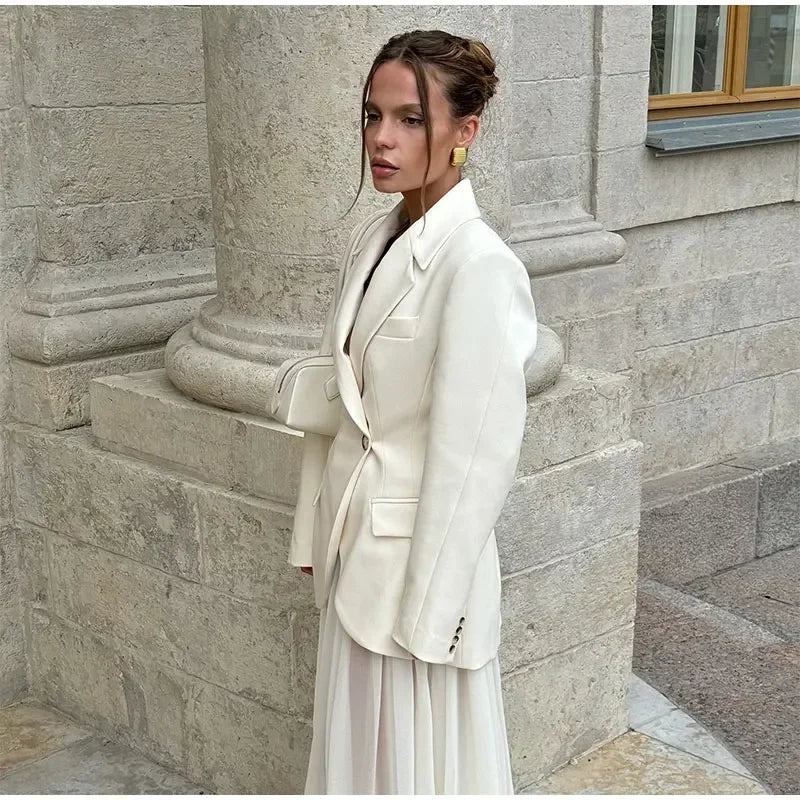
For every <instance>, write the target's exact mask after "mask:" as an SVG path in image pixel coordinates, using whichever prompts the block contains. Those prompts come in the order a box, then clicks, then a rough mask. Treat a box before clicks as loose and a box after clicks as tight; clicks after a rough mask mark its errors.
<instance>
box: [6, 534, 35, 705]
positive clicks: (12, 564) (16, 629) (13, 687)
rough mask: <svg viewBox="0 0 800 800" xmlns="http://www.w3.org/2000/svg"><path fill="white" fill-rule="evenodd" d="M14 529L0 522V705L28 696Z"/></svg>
mask: <svg viewBox="0 0 800 800" xmlns="http://www.w3.org/2000/svg"><path fill="white" fill-rule="evenodd" d="M18 549H19V548H18V545H17V531H16V529H15V528H14V527H13V526H12V525H11V524H3V523H2V521H0V706H3V705H7V704H10V703H15V702H17V701H18V700H21V699H22V698H23V697H26V696H27V695H28V691H29V686H28V676H27V669H26V664H25V660H26V659H25V652H24V649H25V645H24V635H23V629H22V616H21V607H20V603H19V560H18Z"/></svg>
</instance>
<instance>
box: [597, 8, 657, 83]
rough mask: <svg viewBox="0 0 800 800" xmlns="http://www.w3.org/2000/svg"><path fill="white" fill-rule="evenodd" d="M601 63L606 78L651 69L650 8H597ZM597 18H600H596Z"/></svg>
mask: <svg viewBox="0 0 800 800" xmlns="http://www.w3.org/2000/svg"><path fill="white" fill-rule="evenodd" d="M596 8H597V13H598V15H599V20H597V22H596V23H595V24H596V25H598V26H599V28H600V41H599V53H598V56H599V60H600V68H601V70H602V72H603V73H604V74H605V75H613V74H615V73H624V72H644V71H646V70H648V69H649V68H650V46H651V41H650V36H651V33H650V26H651V20H652V14H653V12H652V8H651V7H650V6H621V5H608V6H597V7H596ZM596 19H597V18H596Z"/></svg>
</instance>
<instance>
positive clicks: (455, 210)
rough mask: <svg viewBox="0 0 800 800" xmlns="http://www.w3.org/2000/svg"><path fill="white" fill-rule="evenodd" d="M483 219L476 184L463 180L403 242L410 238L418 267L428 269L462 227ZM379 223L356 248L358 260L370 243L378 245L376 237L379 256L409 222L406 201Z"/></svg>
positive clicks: (411, 230) (394, 207) (395, 207)
mask: <svg viewBox="0 0 800 800" xmlns="http://www.w3.org/2000/svg"><path fill="white" fill-rule="evenodd" d="M480 216H481V210H480V208H479V207H478V204H477V202H476V201H475V194H474V192H473V190H472V183H471V181H470V179H469V178H462V179H461V180H460V181H459V182H458V183H457V184H456V185H455V186H453V187H452V188H450V189H449V190H448V191H447V192H445V193H444V194H443V195H442V196H441V197H440V198H439V200H437V201H436V202H435V203H434V204H433V205H432V206H431V207H430V208H429V209H427V210H426V212H425V215H424V217H420V218H419V219H418V220H417V221H416V222H414V224H413V225H411V226H410V227H409V228H408V230H406V231H404V232H403V234H402V235H401V236H400V237H399V238H400V239H402V238H403V237H408V239H409V245H410V247H411V253H412V255H413V256H414V260H415V261H416V262H417V266H419V268H420V269H427V268H428V264H430V263H431V260H432V259H433V257H434V256H435V255H436V253H437V252H438V251H439V248H440V247H441V246H442V245H443V244H444V243H445V242H446V241H447V239H448V237H449V236H450V234H452V233H453V232H454V231H455V229H456V228H458V227H459V226H460V225H461V224H462V223H464V222H467V221H468V220H471V219H474V218H476V217H480ZM378 219H379V220H380V221H379V223H378V225H377V227H374V226H372V231H370V230H368V231H367V232H366V233H365V234H364V235H363V236H362V237H361V240H360V242H359V243H358V244H357V245H356V249H355V251H354V255H355V256H358V254H359V253H360V252H361V250H363V248H364V246H365V245H366V243H367V242H368V241H373V242H374V238H373V237H375V238H377V239H378V240H379V242H380V247H379V248H378V252H380V250H382V249H383V247H384V245H385V244H386V242H387V241H388V240H389V237H391V236H392V235H393V234H395V233H396V232H397V231H398V230H399V229H400V228H401V227H402V226H403V225H404V224H405V223H406V222H407V221H408V216H407V214H406V208H405V200H400V201H399V202H398V203H397V204H396V205H394V206H393V207H392V208H391V209H390V211H389V212H388V214H386V216H384V217H379V218H378ZM423 223H424V230H423Z"/></svg>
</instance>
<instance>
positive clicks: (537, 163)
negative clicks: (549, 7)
mask: <svg viewBox="0 0 800 800" xmlns="http://www.w3.org/2000/svg"><path fill="white" fill-rule="evenodd" d="M540 7H541V6H540ZM553 8H555V6H553ZM591 168H592V164H591V158H590V156H589V155H588V154H586V155H577V156H554V157H552V158H534V159H529V160H525V161H518V160H515V161H514V162H513V163H512V165H511V197H512V202H513V203H514V204H515V205H521V204H527V203H547V202H550V201H553V200H570V199H572V198H574V197H577V198H578V199H579V201H580V203H581V205H583V206H584V207H588V204H589V181H590V179H591Z"/></svg>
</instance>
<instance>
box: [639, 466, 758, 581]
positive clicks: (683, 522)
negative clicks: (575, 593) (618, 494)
mask: <svg viewBox="0 0 800 800" xmlns="http://www.w3.org/2000/svg"><path fill="white" fill-rule="evenodd" d="M757 508H758V480H757V479H756V477H755V476H754V475H753V474H751V473H748V472H745V471H744V470H740V469H734V468H733V467H728V466H725V465H722V464H715V465H712V466H708V467H701V468H699V469H692V470H685V471H682V472H678V473H675V474H674V475H666V476H664V477H661V478H655V479H652V480H649V481H645V482H644V483H643V484H642V518H641V528H640V531H639V574H641V575H646V576H649V577H652V578H655V579H656V580H659V581H662V582H664V583H668V584H682V583H688V582H689V581H691V580H694V579H695V578H698V577H700V576H703V575H710V574H711V573H713V572H718V571H719V570H722V569H726V568H728V567H731V566H734V565H736V564H741V563H743V562H745V561H749V560H751V559H752V558H754V557H755V555H756V547H755V545H756V514H757Z"/></svg>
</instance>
